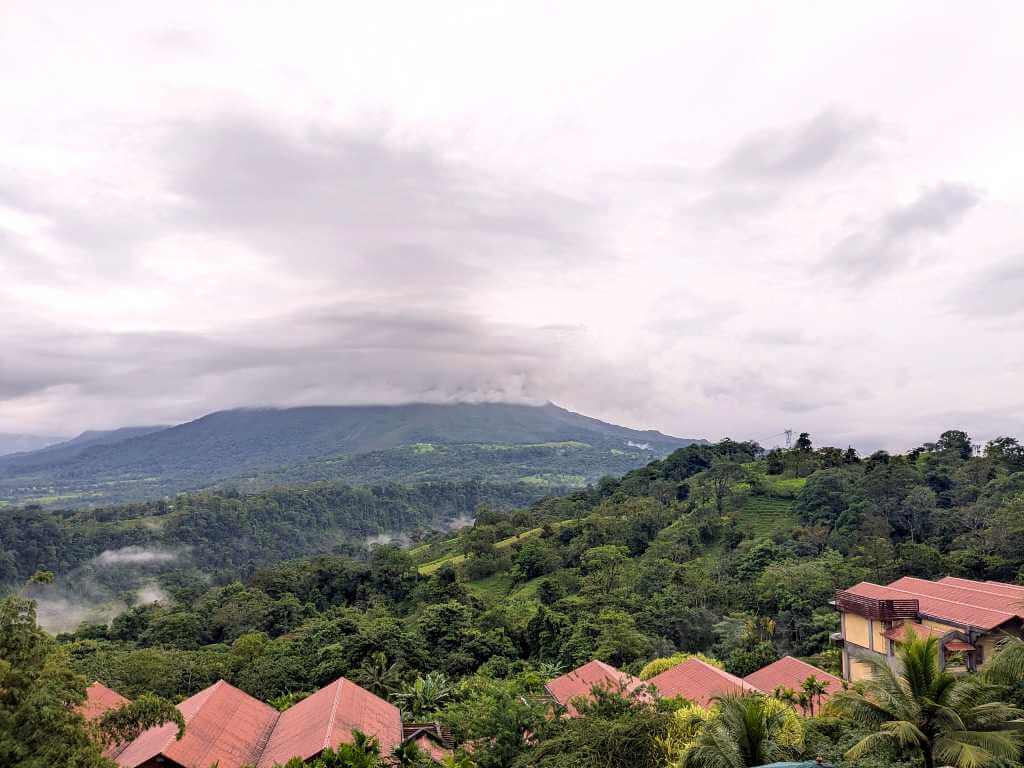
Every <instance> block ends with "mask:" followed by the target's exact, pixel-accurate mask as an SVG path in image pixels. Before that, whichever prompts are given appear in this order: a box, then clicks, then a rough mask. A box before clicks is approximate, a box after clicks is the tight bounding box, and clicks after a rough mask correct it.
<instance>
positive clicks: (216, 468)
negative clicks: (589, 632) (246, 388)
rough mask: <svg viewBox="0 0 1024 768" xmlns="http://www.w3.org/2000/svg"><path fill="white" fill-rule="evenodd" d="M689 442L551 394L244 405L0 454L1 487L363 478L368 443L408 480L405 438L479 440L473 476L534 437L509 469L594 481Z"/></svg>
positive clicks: (90, 489)
mask: <svg viewBox="0 0 1024 768" xmlns="http://www.w3.org/2000/svg"><path fill="white" fill-rule="evenodd" d="M692 442H696V441H695V440H693V439H688V438H678V437H672V436H669V435H664V434H662V433H660V432H657V431H654V430H649V431H643V430H634V429H628V428H625V427H620V426H616V425H614V424H609V423H607V422H603V421H600V420H598V419H593V418H590V417H588V416H583V415H580V414H577V413H573V412H571V411H567V410H565V409H564V408H560V407H558V406H556V405H553V404H548V405H544V406H528V405H512V404H502V403H484V404H466V403H461V404H452V405H433V404H423V403H416V404H409V405H394V406H309V407H300V408H280V409H279V408H244V409H236V410H229V411H218V412H215V413H211V414H208V415H206V416H203V417H201V418H199V419H196V420H195V421H190V422H187V423H185V424H179V425H177V426H172V427H130V428H124V429H120V430H111V431H109V432H97V433H84V434H82V435H80V436H79V437H77V438H75V439H74V440H70V441H67V442H65V443H62V444H59V445H56V446H50V447H48V448H44V449H42V450H40V451H34V452H32V453H24V454H18V455H13V456H5V457H0V498H3V499H7V500H8V501H19V500H27V499H34V498H35V499H38V498H45V499H48V500H52V499H58V500H59V499H60V497H66V498H67V500H68V501H69V503H97V502H99V501H101V500H108V499H125V498H146V497H149V498H152V497H153V496H154V495H165V494H168V493H174V492H177V491H180V490H188V489H195V488H201V487H207V486H210V485H214V484H218V483H224V482H227V481H231V480H232V479H247V480H252V478H253V477H254V476H256V477H259V476H260V475H262V473H280V472H281V471H282V470H283V469H285V468H287V467H289V466H295V465H301V464H309V463H310V462H312V463H313V465H314V467H315V468H316V472H315V473H314V474H316V476H317V478H318V479H341V480H348V481H350V482H363V481H366V480H367V479H368V478H366V477H363V476H362V474H361V471H360V470H359V469H358V466H359V464H358V462H353V461H352V460H351V459H352V457H356V456H360V455H364V454H373V455H376V456H378V457H379V456H383V457H384V459H383V461H384V465H385V469H386V470H388V471H386V472H384V474H385V475H387V476H389V477H390V478H391V479H392V480H394V481H397V482H402V481H404V480H406V479H407V478H406V477H405V475H404V474H403V470H404V469H405V468H406V466H405V465H406V464H408V463H409V462H408V461H406V460H405V459H403V456H406V457H407V456H408V455H409V450H408V448H407V447H408V446H432V445H440V446H467V445H472V446H475V449H474V451H475V452H474V459H473V461H471V462H470V463H471V464H473V467H474V469H473V472H474V476H482V475H490V474H491V471H490V469H489V467H491V466H492V465H493V467H494V468H495V469H496V470H498V469H501V468H502V462H503V461H504V460H505V456H504V454H502V453H501V452H496V451H493V450H490V451H489V452H488V446H491V445H493V446H499V445H501V446H507V445H516V446H532V447H536V448H537V449H538V451H537V455H536V456H528V457H526V458H525V459H524V458H523V457H521V456H519V457H518V458H517V461H518V462H519V463H518V464H517V465H516V468H515V471H516V473H517V476H516V477H512V478H508V479H517V478H519V479H521V478H532V477H534V476H535V474H536V473H537V472H540V473H541V480H540V481H538V482H547V480H546V479H544V477H543V473H544V472H545V471H546V470H547V465H548V464H549V463H550V462H551V461H556V463H557V464H558V474H559V475H560V476H567V477H570V478H571V479H572V480H573V482H574V483H576V484H578V483H579V480H580V478H582V479H583V480H585V481H586V480H593V479H596V477H598V476H600V475H602V474H606V473H608V472H618V471H622V470H623V469H624V468H625V469H628V468H630V467H632V466H639V465H640V464H643V463H646V462H647V461H649V460H650V459H652V458H655V457H657V456H661V455H665V454H667V453H669V452H671V451H672V450H675V449H676V448H680V447H683V446H686V445H689V444H690V443H692ZM641 446H642V447H641ZM417 450H420V449H417ZM422 450H427V449H426V448H423V449H422ZM481 457H482V458H481ZM546 457H547V458H546ZM342 459H345V460H342ZM446 462H447V463H446ZM574 462H575V463H574ZM376 463H377V465H378V468H377V469H376V470H375V472H376V474H374V475H373V478H372V479H373V481H376V480H377V478H378V477H379V476H380V475H381V472H380V469H379V464H380V460H379V459H378V460H377V462H376ZM456 464H457V465H456ZM466 464H467V462H466V455H465V452H461V453H458V452H453V453H452V457H451V461H448V460H447V459H444V458H443V457H439V461H437V462H435V463H434V464H433V465H429V466H427V467H426V469H424V468H423V466H422V462H421V463H420V468H419V470H418V472H419V473H420V474H419V475H417V479H430V478H434V479H442V478H453V477H466V475H467V471H468V470H467V469H466ZM577 464H579V466H577ZM332 468H333V469H332ZM332 471H337V472H338V474H336V475H332V474H331V472H332ZM423 473H426V474H427V475H428V477H424V476H423ZM308 474H309V472H308V471H305V475H304V476H308ZM506 474H507V473H506ZM286 476H287V474H285V475H283V476H282V475H280V474H279V477H286ZM553 484H556V483H553ZM133 493H135V494H136V495H134V496H133V495H132V494H133ZM78 498H80V499H82V502H77V501H75V499H78Z"/></svg>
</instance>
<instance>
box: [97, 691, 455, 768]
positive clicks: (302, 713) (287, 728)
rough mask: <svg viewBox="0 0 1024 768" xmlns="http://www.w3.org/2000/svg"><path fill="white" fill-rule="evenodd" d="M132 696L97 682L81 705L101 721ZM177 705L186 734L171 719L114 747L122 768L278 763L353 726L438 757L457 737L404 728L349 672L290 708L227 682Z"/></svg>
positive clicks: (388, 743)
mask: <svg viewBox="0 0 1024 768" xmlns="http://www.w3.org/2000/svg"><path fill="white" fill-rule="evenodd" d="M127 702H128V700H127V699H125V698H124V697H123V696H120V695H119V694H117V693H116V692H114V691H111V690H110V689H109V688H107V687H105V686H103V685H101V684H99V683H94V684H93V685H91V686H89V689H88V691H87V699H86V702H85V703H84V704H83V705H82V707H81V708H80V710H79V711H81V712H82V714H83V715H85V716H86V717H87V718H90V719H95V718H98V717H101V716H102V715H103V713H104V712H106V711H107V710H109V709H113V708H117V707H120V706H123V705H124V704H126V703H127ZM177 706H178V710H179V711H180V712H181V714H182V716H183V717H184V719H185V735H184V736H183V737H182V738H181V739H180V740H179V739H177V738H176V736H177V730H178V727H177V725H175V724H173V723H166V724H164V725H160V726H156V727H154V728H150V729H149V730H147V731H145V732H143V733H142V734H140V735H139V736H138V737H137V738H136V739H135V740H134V741H131V742H129V743H128V744H124V745H119V746H113V747H110V748H109V749H108V750H107V756H108V757H110V758H111V759H112V760H113V761H114V762H115V763H117V765H118V766H121V768H157V767H158V766H159V767H160V768H209V766H211V765H217V766H218V768H241V767H242V766H255V767H256V768H272V766H274V765H276V764H279V763H280V764H283V763H285V762H287V761H288V760H290V759H291V758H293V757H298V758H300V759H302V760H303V761H308V760H312V759H313V758H315V757H317V756H318V755H320V754H321V753H322V752H323V751H324V750H325V749H327V748H328V747H331V748H337V747H338V746H339V745H341V744H343V743H347V742H350V741H351V740H352V732H353V731H354V730H359V731H362V732H363V733H365V734H366V735H368V736H373V737H375V738H376V739H377V740H378V741H379V742H380V747H381V754H383V755H390V754H391V752H392V750H394V748H395V747H397V746H399V745H401V744H404V743H406V742H407V741H413V742H415V743H416V744H417V746H420V747H421V749H423V751H424V752H426V753H427V754H428V755H430V756H431V757H433V758H434V759H435V760H440V759H443V757H444V756H445V755H446V754H451V749H450V747H451V743H450V741H446V739H450V735H448V734H446V732H445V731H444V730H443V729H441V728H440V727H439V726H437V725H436V724H416V725H415V726H413V727H411V728H408V729H407V728H406V727H403V725H402V718H401V714H400V713H399V711H398V708H397V707H395V706H394V705H393V704H390V703H389V702H387V701H385V700H384V699H381V698H380V697H378V696H375V695H374V694H372V693H370V692H369V691H367V690H365V689H364V688H361V687H359V686H358V685H356V684H355V683H353V682H351V681H349V680H347V679H345V678H343V677H342V678H338V679H337V680H335V681H334V682H333V683H330V684H329V685H327V686H324V687H323V688H321V689H320V690H319V691H317V692H316V693H314V694H312V695H310V696H308V697H306V698H305V699H303V700H302V701H300V702H298V703H296V704H294V705H292V706H291V707H289V708H288V709H286V710H285V711H284V712H278V711H277V710H276V709H274V708H273V707H271V706H270V705H268V704H265V703H264V702H262V701H260V700H259V699H256V698H253V697H252V696H250V695H249V694H247V693H245V692H244V691H241V690H239V689H238V688H235V687H234V686H233V685H230V684H229V683H227V682H225V681H223V680H219V681H218V682H216V683H214V684H213V685H211V686H210V687H209V688H204V689H203V690H201V691H199V693H197V694H195V695H194V696H190V697H189V698H187V699H185V700H184V701H183V702H181V703H180V704H178V705H177Z"/></svg>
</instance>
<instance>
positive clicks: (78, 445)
mask: <svg viewBox="0 0 1024 768" xmlns="http://www.w3.org/2000/svg"><path fill="white" fill-rule="evenodd" d="M161 429H167V426H166V425H160V426H152V427H121V428H120V429H108V430H88V431H86V432H83V433H82V434H80V435H78V436H77V437H73V438H71V439H70V440H64V441H62V442H55V443H52V444H47V445H46V446H44V447H41V448H38V449H25V450H26V451H28V452H26V453H19V454H18V455H12V456H7V457H4V458H3V462H2V467H3V468H5V469H6V470H7V471H10V472H14V471H19V470H22V471H23V470H25V469H27V468H30V467H47V466H53V465H56V464H61V463H63V462H67V461H70V460H72V459H74V458H76V457H78V456H81V455H82V454H83V453H85V452H86V451H87V450H88V449H89V448H92V447H94V446H100V445H114V444H116V443H121V442H124V441H125V440H129V439H131V438H133V437H141V436H142V435H148V434H151V433H153V432H158V431H160V430H161ZM3 471H4V469H0V472H3Z"/></svg>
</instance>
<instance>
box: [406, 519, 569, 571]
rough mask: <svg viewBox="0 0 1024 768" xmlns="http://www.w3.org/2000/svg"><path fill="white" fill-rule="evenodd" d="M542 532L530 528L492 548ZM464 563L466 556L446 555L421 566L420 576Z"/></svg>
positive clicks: (516, 542) (560, 523) (564, 521)
mask: <svg viewBox="0 0 1024 768" xmlns="http://www.w3.org/2000/svg"><path fill="white" fill-rule="evenodd" d="M570 522H572V521H571V520H563V521H559V522H556V523H552V524H551V527H552V528H554V529H555V530H558V529H559V528H561V527H562V526H563V525H566V524H567V523H570ZM543 530H544V528H543V527H537V528H530V529H529V530H528V531H522V532H520V533H517V534H516V535H515V536H509V537H508V538H507V539H502V540H501V541H498V542H496V543H495V544H494V548H495V549H507V548H508V547H511V546H512V545H514V544H518V543H519V542H521V541H526V540H527V539H532V538H533V537H534V536H540V534H541V532H542V531H543ZM464 562H466V556H465V555H448V556H447V557H441V558H438V559H437V560H431V561H430V562H429V563H424V564H423V565H421V566H420V567H419V571H420V573H421V574H422V575H424V576H429V575H430V574H432V573H434V572H435V571H437V570H438V569H439V568H441V567H442V566H444V565H459V564H460V563H464Z"/></svg>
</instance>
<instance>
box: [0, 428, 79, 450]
mask: <svg viewBox="0 0 1024 768" xmlns="http://www.w3.org/2000/svg"><path fill="white" fill-rule="evenodd" d="M63 440H67V438H66V437H56V436H53V435H21V434H15V433H11V432H0V456H7V455H8V454H11V453H23V452H25V451H37V450H39V449H40V448H45V447H46V446H48V445H53V444H54V443H59V442H61V441H63Z"/></svg>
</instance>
